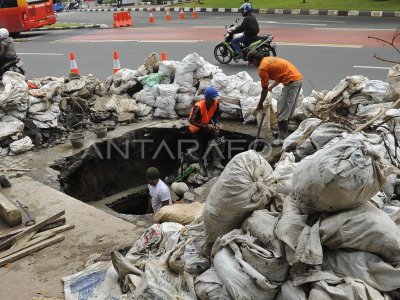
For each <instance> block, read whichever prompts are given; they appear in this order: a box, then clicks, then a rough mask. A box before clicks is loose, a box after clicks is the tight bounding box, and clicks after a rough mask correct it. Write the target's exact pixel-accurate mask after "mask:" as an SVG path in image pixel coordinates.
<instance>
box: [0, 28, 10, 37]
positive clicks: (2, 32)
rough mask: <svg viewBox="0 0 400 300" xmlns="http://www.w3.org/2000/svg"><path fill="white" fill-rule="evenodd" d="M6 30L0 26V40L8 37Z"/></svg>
mask: <svg viewBox="0 0 400 300" xmlns="http://www.w3.org/2000/svg"><path fill="white" fill-rule="evenodd" d="M9 35H10V34H9V33H8V30H7V29H6V28H0V40H4V39H6V38H8V37H9Z"/></svg>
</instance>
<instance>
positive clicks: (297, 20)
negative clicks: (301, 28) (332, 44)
mask: <svg viewBox="0 0 400 300" xmlns="http://www.w3.org/2000/svg"><path fill="white" fill-rule="evenodd" d="M293 21H296V22H304V20H300V19H293ZM307 21H311V22H321V20H313V19H307ZM324 23H346V22H345V21H327V20H324Z"/></svg>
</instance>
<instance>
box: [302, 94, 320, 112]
mask: <svg viewBox="0 0 400 300" xmlns="http://www.w3.org/2000/svg"><path fill="white" fill-rule="evenodd" d="M300 105H301V107H302V108H303V112H304V114H305V115H306V116H307V117H312V116H313V114H312V112H315V110H316V105H317V99H315V97H313V96H309V97H304V98H303V100H302V101H301V104H300Z"/></svg>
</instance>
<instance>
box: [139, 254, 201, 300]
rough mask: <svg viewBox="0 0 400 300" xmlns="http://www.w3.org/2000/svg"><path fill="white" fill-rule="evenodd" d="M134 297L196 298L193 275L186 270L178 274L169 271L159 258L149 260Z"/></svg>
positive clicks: (191, 299)
mask: <svg viewBox="0 0 400 300" xmlns="http://www.w3.org/2000/svg"><path fill="white" fill-rule="evenodd" d="M135 299H182V300H193V299H196V292H195V291H194V280H193V277H192V276H191V275H190V274H188V273H186V272H184V273H183V274H179V275H177V274H175V273H173V272H171V271H170V270H169V269H168V267H167V265H166V264H165V263H163V262H162V261H161V260H152V261H149V262H147V263H146V266H145V270H144V275H143V276H142V278H141V281H140V283H139V286H138V287H137V289H136V291H135Z"/></svg>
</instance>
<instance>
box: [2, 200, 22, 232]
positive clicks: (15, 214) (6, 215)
mask: <svg viewBox="0 0 400 300" xmlns="http://www.w3.org/2000/svg"><path fill="white" fill-rule="evenodd" d="M0 216H1V217H2V219H4V220H5V221H6V223H7V224H8V226H11V227H13V226H17V225H19V224H21V223H22V214H21V212H20V210H19V209H18V208H17V207H16V206H15V205H14V204H13V203H12V202H11V201H10V200H8V199H7V197H6V196H4V195H3V194H2V193H0Z"/></svg>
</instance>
